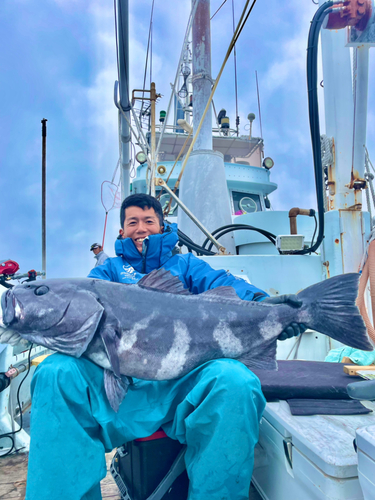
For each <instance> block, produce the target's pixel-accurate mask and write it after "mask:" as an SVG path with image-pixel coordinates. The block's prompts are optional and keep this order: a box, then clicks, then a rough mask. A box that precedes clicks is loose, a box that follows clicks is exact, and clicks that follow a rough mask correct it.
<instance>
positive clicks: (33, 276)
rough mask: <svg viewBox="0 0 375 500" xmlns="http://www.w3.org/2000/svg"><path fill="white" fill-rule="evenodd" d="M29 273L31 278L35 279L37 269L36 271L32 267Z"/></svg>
mask: <svg viewBox="0 0 375 500" xmlns="http://www.w3.org/2000/svg"><path fill="white" fill-rule="evenodd" d="M27 274H28V276H29V279H30V280H35V279H36V271H35V269H31V270H30V271H29V272H28V273H27Z"/></svg>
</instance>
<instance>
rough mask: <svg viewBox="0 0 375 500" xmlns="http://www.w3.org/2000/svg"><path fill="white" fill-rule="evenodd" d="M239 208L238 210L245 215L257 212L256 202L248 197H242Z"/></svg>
mask: <svg viewBox="0 0 375 500" xmlns="http://www.w3.org/2000/svg"><path fill="white" fill-rule="evenodd" d="M239 206H240V209H241V210H242V211H243V212H244V213H245V214H251V213H252V212H256V211H257V204H256V202H255V201H254V200H253V199H252V198H249V197H248V196H244V197H243V198H241V200H240V203H239Z"/></svg>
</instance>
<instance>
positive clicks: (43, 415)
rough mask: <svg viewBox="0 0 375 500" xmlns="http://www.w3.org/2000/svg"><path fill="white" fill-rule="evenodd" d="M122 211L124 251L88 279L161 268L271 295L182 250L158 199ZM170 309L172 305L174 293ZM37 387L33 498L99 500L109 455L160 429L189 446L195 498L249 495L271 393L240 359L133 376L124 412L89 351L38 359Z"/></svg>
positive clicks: (198, 286)
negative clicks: (170, 374)
mask: <svg viewBox="0 0 375 500" xmlns="http://www.w3.org/2000/svg"><path fill="white" fill-rule="evenodd" d="M120 217H121V230H120V236H119V238H118V239H117V240H116V243H115V250H116V255H117V257H114V258H109V259H107V260H106V261H105V263H104V264H103V265H101V266H97V267H95V268H94V269H93V270H92V271H91V272H90V274H89V277H90V278H96V279H103V280H109V281H115V282H119V283H126V284H135V283H137V282H138V281H139V280H140V279H141V278H142V276H144V275H145V274H147V273H150V272H151V271H153V270H154V269H159V268H162V267H163V268H164V269H166V270H169V271H170V272H171V273H172V274H173V275H174V276H178V277H179V279H180V280H181V281H182V283H183V284H184V286H185V287H186V288H187V289H189V290H190V292H191V293H193V294H199V293H203V292H204V291H206V290H209V289H213V288H216V287H219V286H232V287H233V288H234V289H235V291H236V293H237V295H238V296H239V297H240V298H241V299H244V300H264V299H265V298H266V297H267V294H266V293H265V292H262V291H261V290H259V289H258V288H256V287H255V286H253V285H251V284H249V283H247V282H246V281H244V280H242V279H238V278H235V277H234V276H232V275H231V274H229V273H227V272H226V271H224V270H220V271H217V270H214V269H212V268H211V267H210V266H209V265H208V264H207V263H206V262H204V261H203V260H201V259H199V258H198V257H196V256H194V255H193V254H192V253H188V254H174V252H173V250H174V249H175V247H176V244H177V241H178V236H177V226H176V224H171V225H169V224H167V223H164V221H163V212H162V207H161V205H160V203H159V202H158V201H157V200H156V199H155V198H153V197H151V196H148V195H145V194H135V195H132V196H129V197H128V198H126V199H125V200H124V201H123V204H122V207H121V215H120ZM173 254H174V255H173ZM292 297H294V296H292ZM267 300H273V299H267ZM293 300H297V299H296V297H294V299H293ZM164 307H165V309H167V308H172V307H173V303H172V302H171V301H170V296H169V295H168V294H165V306H164ZM176 319H178V318H176ZM150 321H152V318H151V319H150ZM138 327H140V328H142V326H141V325H138ZM145 327H146V325H145ZM297 327H298V325H297ZM290 328H292V327H290ZM293 331H294V330H293V328H292V330H291V335H292V334H294V333H293ZM132 348H134V349H136V348H137V345H136V343H135V345H134V346H133V347H132ZM32 391H33V396H32V398H33V399H32V422H31V447H30V455H29V470H28V479H27V493H26V500H36V499H38V500H50V498H51V495H52V497H53V498H54V499H55V500H67V499H69V500H100V499H101V494H100V484H99V482H100V480H101V479H103V478H104V477H105V475H106V464H105V458H104V452H105V451H111V450H112V449H113V448H115V447H118V446H121V445H122V444H124V443H125V442H127V441H131V440H133V439H136V438H142V437H147V436H150V435H151V434H153V433H154V432H156V431H157V430H158V429H159V428H160V427H163V429H164V431H165V432H166V433H167V434H168V435H169V436H170V437H171V438H173V439H177V440H178V441H180V442H181V443H186V445H187V451H186V455H185V463H186V469H187V472H188V476H189V479H190V487H189V497H188V498H189V500H202V499H204V500H206V499H207V500H208V499H209V500H232V499H236V500H247V499H248V493H249V487H250V479H251V474H252V469H253V464H254V447H255V444H256V442H257V440H258V430H259V421H260V418H261V415H262V412H263V409H264V406H265V399H264V397H263V394H262V392H261V388H260V383H259V380H258V378H257V377H256V376H255V375H254V374H253V373H252V372H251V371H250V370H249V369H248V368H246V366H245V365H243V364H242V363H240V362H239V361H236V360H232V359H218V360H214V361H209V362H207V363H205V364H203V365H202V366H200V367H198V368H196V369H194V370H193V371H191V372H190V373H188V374H187V375H185V376H183V377H181V378H179V379H175V380H163V381H148V380H137V379H134V383H133V384H132V385H130V386H129V389H128V392H127V394H126V396H125V398H124V401H123V402H122V403H121V405H120V408H119V411H118V413H115V412H114V410H113V409H112V408H111V407H110V405H109V403H108V399H107V397H106V394H105V389H104V370H103V369H102V368H100V367H99V366H97V365H95V364H94V363H92V362H91V361H89V360H88V359H85V358H83V357H82V358H79V359H75V358H73V357H70V356H65V355H63V354H54V355H53V356H50V357H49V358H47V359H46V360H45V361H44V362H43V363H41V364H40V365H39V366H38V368H37V370H36V372H35V375H34V377H33V381H32ZM51 443H53V445H52V446H51ZM46 457H47V460H46ZM82 457H83V458H82ZM51 492H52V493H51Z"/></svg>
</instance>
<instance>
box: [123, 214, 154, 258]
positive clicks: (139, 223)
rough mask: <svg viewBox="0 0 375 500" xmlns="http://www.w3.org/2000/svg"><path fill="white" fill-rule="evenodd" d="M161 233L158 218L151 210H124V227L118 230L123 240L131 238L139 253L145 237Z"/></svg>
mask: <svg viewBox="0 0 375 500" xmlns="http://www.w3.org/2000/svg"><path fill="white" fill-rule="evenodd" d="M162 232H163V228H162V227H161V226H160V222H159V217H158V216H157V215H156V213H155V210H154V209H153V208H145V209H144V210H143V208H141V207H128V208H126V209H125V221H124V227H123V228H122V229H120V234H121V235H122V237H123V238H131V239H132V240H133V242H134V245H135V246H136V248H137V250H138V251H139V252H142V243H143V240H144V239H145V238H146V236H149V235H150V234H159V233H162Z"/></svg>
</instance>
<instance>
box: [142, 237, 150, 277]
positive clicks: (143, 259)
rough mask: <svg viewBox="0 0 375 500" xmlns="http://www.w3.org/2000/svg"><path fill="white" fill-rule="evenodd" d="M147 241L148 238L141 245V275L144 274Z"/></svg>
mask: <svg viewBox="0 0 375 500" xmlns="http://www.w3.org/2000/svg"><path fill="white" fill-rule="evenodd" d="M148 244H149V239H148V236H147V238H145V239H144V240H143V243H142V274H146V256H147V250H148Z"/></svg>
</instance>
